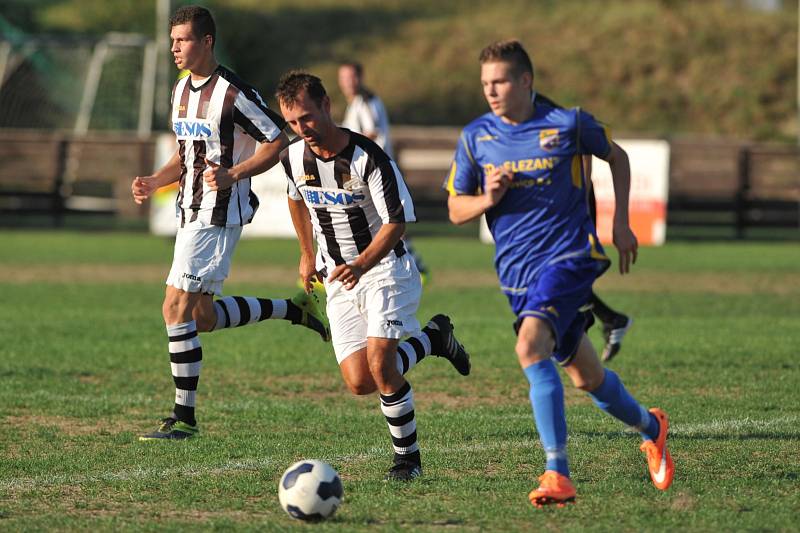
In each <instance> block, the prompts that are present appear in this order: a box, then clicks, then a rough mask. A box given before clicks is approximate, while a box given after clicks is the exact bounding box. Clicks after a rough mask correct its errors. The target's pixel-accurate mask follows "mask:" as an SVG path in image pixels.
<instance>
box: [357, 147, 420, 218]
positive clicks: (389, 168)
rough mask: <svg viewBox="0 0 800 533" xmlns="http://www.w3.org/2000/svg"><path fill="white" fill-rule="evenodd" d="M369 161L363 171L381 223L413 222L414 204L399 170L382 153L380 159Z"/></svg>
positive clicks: (414, 216) (414, 215)
mask: <svg viewBox="0 0 800 533" xmlns="http://www.w3.org/2000/svg"><path fill="white" fill-rule="evenodd" d="M370 159H371V161H370V163H368V164H367V167H366V169H365V174H366V175H367V176H366V177H367V186H368V187H369V192H370V195H371V196H372V202H373V204H374V205H375V209H376V210H377V211H378V215H379V216H380V217H381V221H382V222H383V223H384V224H386V223H390V222H394V223H397V222H415V221H416V220H417V217H416V214H415V213H414V202H413V200H412V199H411V193H410V192H409V191H408V187H407V186H406V182H405V180H404V179H403V176H402V175H401V174H400V169H399V168H397V165H396V164H395V162H394V161H392V160H391V159H390V158H389V156H387V155H386V154H384V153H383V152H381V153H380V157H377V156H376V157H375V158H374V159H373V158H370Z"/></svg>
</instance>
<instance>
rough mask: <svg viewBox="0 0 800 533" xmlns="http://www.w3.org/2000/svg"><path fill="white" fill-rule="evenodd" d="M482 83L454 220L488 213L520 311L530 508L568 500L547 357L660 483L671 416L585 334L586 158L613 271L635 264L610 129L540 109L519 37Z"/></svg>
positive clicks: (590, 274) (663, 484)
mask: <svg viewBox="0 0 800 533" xmlns="http://www.w3.org/2000/svg"><path fill="white" fill-rule="evenodd" d="M480 63H481V84H482V85H483V92H484V96H485V97H486V101H487V102H488V104H489V107H490V109H491V112H490V113H487V114H485V115H483V116H481V117H479V118H477V119H476V120H474V121H472V122H471V123H470V124H468V125H467V127H466V128H464V130H463V132H462V134H461V138H460V140H459V143H458V148H457V150H456V154H455V160H454V162H453V165H452V168H451V171H450V174H449V177H448V179H447V182H446V184H445V186H446V188H447V190H448V192H449V197H448V204H447V205H448V210H449V213H450V220H451V221H452V222H453V223H455V224H463V223H465V222H468V221H470V220H474V219H475V218H477V217H479V216H481V215H483V214H485V215H486V221H487V223H488V225H489V229H490V231H491V233H492V236H493V237H494V240H495V243H496V252H495V268H496V269H497V274H498V277H499V278H500V285H501V289H502V291H503V292H504V293H505V294H506V296H507V297H508V301H509V303H510V304H511V308H512V310H513V311H514V314H515V315H516V316H517V321H516V323H515V330H516V331H517V344H516V352H517V357H518V359H519V363H520V365H521V367H522V370H523V372H524V374H525V376H526V377H527V379H528V382H529V383H530V400H531V404H532V407H533V415H534V420H535V423H536V428H537V430H538V432H539V438H540V439H541V442H542V445H543V447H544V449H545V453H546V466H545V472H544V474H543V475H542V476H540V477H539V481H540V486H539V487H538V488H536V489H534V490H533V491H531V493H530V494H529V496H528V497H529V499H530V501H531V503H532V504H534V505H536V506H537V507H540V506H543V505H547V504H553V503H555V504H559V505H563V504H564V503H566V502H571V501H574V500H575V487H574V486H573V484H572V482H571V480H570V477H569V466H568V462H567V448H566V444H567V425H566V418H565V414H564V391H563V388H562V385H561V379H560V377H559V375H558V371H557V369H556V366H555V364H554V363H558V364H560V365H561V366H562V367H563V368H564V370H565V372H566V373H567V375H568V376H569V377H570V379H571V380H572V382H573V384H574V385H575V386H576V387H578V388H579V389H581V390H584V391H586V392H588V393H589V395H590V396H591V397H592V399H593V400H594V402H595V404H596V405H597V406H598V407H600V408H601V409H602V410H604V411H606V412H607V413H609V414H610V415H612V416H614V417H616V418H618V419H620V420H621V421H623V422H624V423H625V424H627V425H628V426H631V427H633V428H636V429H637V430H638V431H639V432H640V433H641V435H642V438H643V440H644V442H643V443H642V445H641V450H642V451H644V452H645V454H646V455H647V461H648V468H649V471H650V477H651V479H652V481H653V483H654V485H655V486H656V487H657V488H658V489H661V490H666V489H667V488H668V487H669V485H670V484H671V482H672V477H673V473H674V467H673V464H672V459H671V457H670V455H669V453H668V451H667V447H666V438H667V432H668V428H669V422H668V419H667V415H666V413H664V412H663V411H662V410H660V409H657V408H654V409H650V410H649V411H648V410H646V409H645V408H644V407H642V406H641V405H640V404H639V403H638V402H637V401H636V400H635V399H634V398H633V397H632V396H631V395H630V394H629V393H628V391H627V390H626V389H625V387H624V386H623V384H622V382H621V381H620V379H619V377H618V376H617V374H616V373H614V372H613V371H611V370H608V369H604V368H603V366H602V365H601V363H600V361H599V359H598V358H597V353H596V352H595V351H594V348H593V347H592V345H591V343H590V342H589V339H588V338H587V337H586V335H585V333H584V324H585V314H584V313H583V312H581V309H582V308H583V307H584V306H585V305H586V304H587V303H588V302H589V298H590V294H591V291H592V283H594V280H595V279H596V278H597V277H598V276H600V275H601V274H602V273H603V272H604V271H605V270H606V269H607V268H608V266H609V264H610V261H609V259H608V258H607V257H606V255H605V252H604V251H603V248H602V247H601V246H600V243H599V242H598V240H597V235H596V233H595V229H594V225H593V224H592V221H591V219H590V217H589V211H588V208H587V200H586V191H585V188H584V187H585V183H584V179H583V175H582V173H583V169H582V164H581V155H582V154H593V155H596V156H597V157H599V158H601V159H603V160H605V161H607V162H608V164H609V166H610V168H611V174H612V177H613V181H614V192H615V197H616V212H615V215H614V231H613V234H614V245H615V246H616V247H617V250H618V251H619V271H620V273H621V274H625V273H627V272H629V270H630V267H631V265H632V264H633V263H634V262H635V261H636V254H637V247H638V244H637V241H636V236H635V235H634V234H633V232H632V231H631V229H630V226H629V223H628V193H629V188H630V166H629V163H628V157H627V155H626V154H625V152H624V151H623V150H622V149H621V148H620V147H619V146H618V145H616V144H615V143H613V142H612V141H611V140H610V137H609V136H608V131H607V130H606V128H605V127H604V126H603V125H602V124H600V123H599V122H597V121H596V120H595V119H594V117H592V115H590V114H588V113H586V112H584V111H580V110H568V109H560V108H557V107H554V106H551V105H546V104H544V103H541V104H535V105H534V103H533V100H532V98H531V95H532V91H533V66H532V64H531V61H530V58H529V57H528V54H527V53H526V52H525V50H524V48H523V47H522V45H521V44H520V43H519V42H518V41H512V40H509V41H500V42H496V43H493V44H491V45H489V46H487V47H486V48H485V49H484V50H483V51H482V52H481V55H480Z"/></svg>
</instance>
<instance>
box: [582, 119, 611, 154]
mask: <svg viewBox="0 0 800 533" xmlns="http://www.w3.org/2000/svg"><path fill="white" fill-rule="evenodd" d="M579 113H580V116H579V121H580V124H579V125H578V126H577V127H578V129H579V131H580V136H581V138H580V152H581V154H592V155H595V156H597V157H599V158H600V159H603V160H605V159H607V158H608V156H609V154H610V153H611V131H610V130H609V129H608V127H607V126H606V125H605V124H603V123H602V122H600V121H598V120H597V119H595V118H594V117H593V116H592V115H591V114H590V113H587V112H586V111H583V110H579Z"/></svg>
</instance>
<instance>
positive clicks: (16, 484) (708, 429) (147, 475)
mask: <svg viewBox="0 0 800 533" xmlns="http://www.w3.org/2000/svg"><path fill="white" fill-rule="evenodd" d="M798 422H800V416H797V415H788V416H782V417H778V418H773V419H767V420H756V419H753V418H749V417H748V418H741V419H728V420H725V419H716V420H709V421H707V422H701V423H696V424H676V425H674V426H672V427H671V428H670V432H671V433H672V434H673V435H675V436H683V437H689V436H693V435H706V436H707V435H731V436H734V435H737V434H741V433H743V432H745V431H765V430H774V429H776V428H778V427H782V426H789V425H796V424H797V423H798ZM150 445H152V444H150ZM538 447H539V442H538V441H537V440H536V439H531V440H527V439H525V440H523V439H519V440H503V441H495V442H492V443H469V444H457V445H454V446H448V447H437V451H439V452H446V453H459V452H481V451H492V450H498V449H499V450H501V451H502V450H509V449H512V448H513V449H527V448H538ZM388 453H389V452H388V451H387V448H386V447H381V446H375V447H372V448H369V449H368V450H366V451H365V452H363V453H359V454H349V455H341V456H336V457H322V458H321V459H322V460H324V461H328V462H331V463H338V464H341V463H348V462H355V461H363V460H367V459H373V458H378V457H383V456H386V455H387V454H388ZM274 464H275V460H274V459H269V458H257V459H251V460H244V461H226V462H224V463H222V464H219V465H213V466H212V465H191V464H189V465H183V466H180V467H176V468H144V467H138V468H134V469H130V470H120V471H117V472H106V473H97V474H88V475H69V474H55V475H53V474H43V475H40V476H33V477H21V478H14V479H8V480H0V490H3V491H15V490H26V489H28V490H30V489H36V488H42V487H50V486H62V485H64V486H69V485H82V484H86V483H95V482H102V481H131V480H137V479H160V478H168V477H174V476H181V477H186V476H190V477H197V476H220V475H224V474H227V473H231V472H241V471H248V470H252V471H255V470H259V469H261V468H264V467H267V466H273V465H274Z"/></svg>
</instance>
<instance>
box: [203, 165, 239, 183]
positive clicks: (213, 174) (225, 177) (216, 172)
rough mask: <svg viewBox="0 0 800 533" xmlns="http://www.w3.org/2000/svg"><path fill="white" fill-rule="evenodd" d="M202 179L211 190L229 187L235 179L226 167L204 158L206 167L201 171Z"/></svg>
mask: <svg viewBox="0 0 800 533" xmlns="http://www.w3.org/2000/svg"><path fill="white" fill-rule="evenodd" d="M203 181H205V182H206V184H207V185H208V187H209V188H210V189H211V190H212V191H221V190H225V189H230V188H231V186H232V185H233V182H234V181H236V180H234V179H233V176H231V173H230V172H229V171H228V169H227V168H225V167H222V166H220V165H218V164H216V163H214V162H213V161H209V160H208V159H206V169H205V170H204V171H203Z"/></svg>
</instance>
